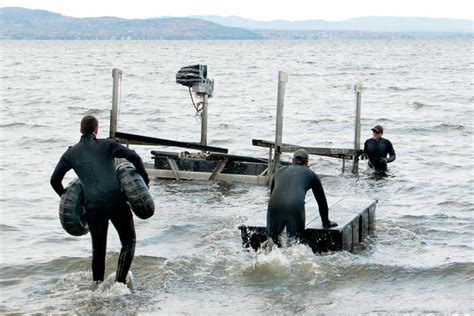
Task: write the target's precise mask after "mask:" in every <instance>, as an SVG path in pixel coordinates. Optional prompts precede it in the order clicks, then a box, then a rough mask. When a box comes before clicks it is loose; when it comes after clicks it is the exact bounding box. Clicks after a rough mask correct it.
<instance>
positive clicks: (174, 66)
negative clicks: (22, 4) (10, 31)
mask: <svg viewBox="0 0 474 316" xmlns="http://www.w3.org/2000/svg"><path fill="white" fill-rule="evenodd" d="M0 49H1V59H0V69H1V73H0V91H1V108H0V115H1V122H0V133H1V134H0V135H1V137H0V142H1V146H2V150H1V151H0V157H1V165H0V169H1V185H0V188H1V199H0V208H1V214H2V215H1V247H2V252H1V254H2V255H1V270H0V282H1V292H2V293H1V302H0V312H1V313H7V312H18V313H35V312H40V313H63V312H64V313H85V314H89V313H99V312H100V313H104V314H111V313H120V314H122V313H126V314H129V313H130V314H133V313H139V314H159V313H162V314H192V315H193V314H237V313H245V314H262V313H263V314H288V315H293V314H307V315H314V314H315V313H329V314H332V313H343V314H347V313H367V312H372V313H376V312H380V313H384V312H409V313H423V312H425V313H452V312H461V313H473V312H474V307H473V277H474V268H473V246H474V245H473V235H472V231H473V202H474V201H473V197H472V196H473V178H474V177H473V170H474V169H473V145H472V144H473V142H472V141H473V139H472V131H473V117H474V116H473V101H474V97H473V81H474V80H473V73H474V72H473V68H474V67H473V61H472V42H471V41H314V42H271V41H268V42H253V41H244V42H237V41H219V42H204V41H203V42H167V41H142V42H132V41H117V42H101V41H93V42H86V41H84V42H74V41H68V42H61V41H44V42H42V41H37V42H30V41H15V42H10V41H2V42H1V45H0ZM195 63H203V64H207V65H208V67H209V68H208V71H209V76H210V77H211V78H214V79H215V97H214V98H212V99H211V100H210V109H209V144H210V145H214V146H222V147H227V148H229V150H230V153H232V154H243V155H251V156H262V157H266V156H267V152H266V150H264V149H261V148H256V147H252V145H251V140H252V138H260V139H268V140H272V139H273V138H274V135H273V133H274V126H275V111H276V95H277V92H276V88H277V73H278V71H279V70H285V71H287V72H288V73H289V82H288V85H287V94H286V103H285V121H284V135H283V141H284V142H286V143H294V144H303V145H308V146H320V147H352V144H353V129H354V128H353V125H354V92H353V85H354V84H356V83H362V84H363V85H364V87H365V91H364V93H363V97H362V102H363V106H362V116H363V119H362V141H363V140H364V139H365V138H368V137H370V136H371V134H370V128H371V127H372V126H373V125H375V124H376V123H380V124H382V125H384V127H385V129H386V131H385V136H386V137H387V138H389V139H390V140H391V141H392V142H393V144H394V146H395V149H396V152H397V157H398V158H397V160H396V161H395V162H394V163H393V164H391V165H390V167H391V169H390V173H391V176H390V177H387V178H383V179H377V178H374V177H373V176H371V175H370V174H368V173H366V172H364V170H365V169H366V166H365V165H364V164H362V163H361V169H362V170H363V172H362V173H361V174H360V176H359V177H354V176H351V175H350V174H348V173H346V174H344V175H342V174H341V172H340V167H341V164H340V161H338V160H335V159H330V158H320V157H317V156H312V157H311V163H312V168H313V170H315V171H316V172H317V173H320V174H328V175H332V176H331V177H325V178H323V185H324V187H325V190H326V193H327V195H328V198H329V203H330V204H332V203H334V202H336V201H337V200H338V199H340V198H341V197H350V198H362V199H367V200H372V199H378V200H379V204H378V206H377V231H376V234H375V236H374V237H373V238H372V239H371V240H370V241H369V242H368V243H367V244H366V245H365V246H364V247H363V248H362V249H361V250H360V251H359V252H357V253H356V254H351V253H347V252H340V253H331V254H324V255H314V254H313V253H312V252H311V251H310V250H309V248H307V247H305V246H302V245H299V246H295V247H291V248H288V249H277V250H276V251H273V252H271V253H269V254H267V253H254V252H249V251H246V250H244V249H242V248H241V241H240V234H239V231H238V230H237V228H236V227H237V226H238V225H239V224H241V223H249V222H253V223H255V222H258V223H264V221H265V211H266V204H267V201H268V189H267V188H266V187H261V186H252V185H246V184H223V183H217V182H214V183H206V182H166V183H165V182H159V181H152V184H151V192H152V194H153V196H154V197H155V200H156V203H157V206H158V210H157V212H156V215H155V216H154V217H153V218H151V219H150V220H147V221H142V220H139V219H136V226H137V234H138V243H137V248H136V249H137V250H136V257H135V260H134V262H133V264H132V268H131V272H132V273H131V274H132V275H131V276H132V281H131V283H132V285H133V290H132V291H131V290H130V289H129V288H127V287H125V286H121V285H117V284H114V283H113V274H114V270H115V267H116V261H117V253H118V251H119V249H120V245H119V242H118V237H117V234H116V233H115V230H114V229H113V228H111V229H110V231H109V246H108V251H109V252H108V259H107V260H108V261H107V271H106V274H107V275H108V276H109V278H108V279H107V280H106V281H105V282H104V283H103V284H101V285H100V286H99V287H94V286H93V285H92V282H91V272H90V252H91V249H90V248H91V246H90V236H83V237H80V238H78V237H72V236H68V235H67V234H66V232H65V231H63V229H62V228H61V226H60V223H59V220H58V203H59V199H58V197H57V196H56V195H55V194H54V192H53V190H52V189H51V188H50V186H49V177H50V174H51V172H52V169H53V168H54V165H55V164H56V162H57V160H58V159H59V157H60V155H61V154H62V153H63V152H64V150H65V149H66V148H67V146H69V145H72V144H74V143H75V142H76V141H77V140H78V138H79V121H80V119H81V117H82V116H83V115H85V114H93V115H96V116H97V117H98V118H99V120H100V121H101V123H102V125H101V131H100V136H102V137H106V136H107V135H108V125H109V111H110V106H111V94H112V88H111V86H112V78H111V71H112V68H115V67H116V68H120V69H122V70H123V72H124V80H123V91H122V95H121V99H122V105H121V109H120V122H119V130H121V131H124V132H130V133H136V134H145V135H150V136H156V137H161V138H171V139H176V140H182V141H199V140H200V124H199V122H197V121H196V118H195V115H194V109H193V107H192V104H191V101H190V99H189V95H188V91H187V90H186V89H185V88H184V87H182V86H179V85H177V84H176V83H175V81H174V76H175V73H176V71H177V70H178V69H179V68H180V67H182V66H186V65H190V64H195ZM150 149H151V148H143V147H139V148H136V150H137V151H138V152H139V153H140V154H141V155H142V157H143V158H144V160H146V161H149V160H150V154H149V151H150ZM286 158H289V156H286ZM73 177H74V175H73V174H72V173H70V174H68V176H67V178H66V179H65V183H67V182H68V181H69V180H70V179H72V178H73ZM307 200H308V207H307V212H308V218H310V219H311V218H313V217H314V214H315V211H316V210H315V205H316V203H315V202H314V199H313V198H312V197H310V196H309V195H308V197H307ZM342 203H343V202H342ZM331 211H332V214H333V217H335V216H336V215H334V214H337V207H335V208H334V209H333V210H331Z"/></svg>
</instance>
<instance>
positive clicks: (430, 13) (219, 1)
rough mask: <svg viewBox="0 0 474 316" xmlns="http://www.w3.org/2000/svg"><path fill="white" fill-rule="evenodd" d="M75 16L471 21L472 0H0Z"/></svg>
mask: <svg viewBox="0 0 474 316" xmlns="http://www.w3.org/2000/svg"><path fill="white" fill-rule="evenodd" d="M10 6H16V7H25V8H30V9H43V10H48V11H53V12H57V13H61V14H63V15H68V16H74V17H94V16H115V17H122V18H139V19H144V18H150V17H160V16H189V15H221V16H229V15H237V16H241V17H245V18H250V19H255V20H264V21H267V20H274V19H284V20H309V19H323V20H327V21H337V20H345V19H349V18H352V17H361V16H406V17H435V18H454V19H471V20H472V19H474V1H473V0H324V1H323V0H235V1H233V0H174V1H172V0H155V1H153V0H128V1H124V0H115V1H113V0H0V7H10Z"/></svg>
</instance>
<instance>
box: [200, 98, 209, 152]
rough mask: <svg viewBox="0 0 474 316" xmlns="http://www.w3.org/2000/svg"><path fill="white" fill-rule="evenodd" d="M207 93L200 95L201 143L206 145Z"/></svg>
mask: <svg viewBox="0 0 474 316" xmlns="http://www.w3.org/2000/svg"><path fill="white" fill-rule="evenodd" d="M207 98H208V97H207V94H204V95H203V97H202V113H201V145H202V146H207V106H208V104H207Z"/></svg>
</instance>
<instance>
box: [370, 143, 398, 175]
mask: <svg viewBox="0 0 474 316" xmlns="http://www.w3.org/2000/svg"><path fill="white" fill-rule="evenodd" d="M364 154H366V155H367V156H368V157H369V167H371V168H373V169H375V170H376V171H386V170H387V163H389V162H392V161H394V160H395V158H396V157H397V156H396V155H395V150H394V149H393V146H392V143H391V142H390V141H389V140H388V139H385V138H380V139H379V140H376V139H373V138H369V139H367V140H366V141H365V144H364ZM387 154H388V155H389V157H388V158H387Z"/></svg>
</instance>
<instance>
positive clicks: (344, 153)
mask: <svg viewBox="0 0 474 316" xmlns="http://www.w3.org/2000/svg"><path fill="white" fill-rule="evenodd" d="M252 145H254V146H259V147H267V148H270V147H275V142H272V141H267V140H261V139H252ZM297 149H305V150H306V151H307V152H308V153H309V154H312V155H319V156H328V157H334V158H343V157H346V158H347V157H351V158H352V157H353V156H354V155H357V156H359V155H360V154H362V150H356V149H347V148H322V147H308V146H300V145H291V144H282V146H281V151H282V152H289V153H292V152H295V151H296V150H297Z"/></svg>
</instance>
